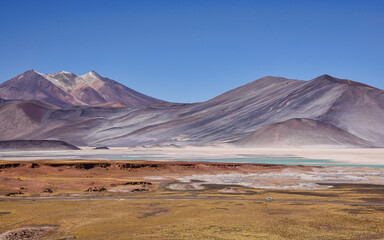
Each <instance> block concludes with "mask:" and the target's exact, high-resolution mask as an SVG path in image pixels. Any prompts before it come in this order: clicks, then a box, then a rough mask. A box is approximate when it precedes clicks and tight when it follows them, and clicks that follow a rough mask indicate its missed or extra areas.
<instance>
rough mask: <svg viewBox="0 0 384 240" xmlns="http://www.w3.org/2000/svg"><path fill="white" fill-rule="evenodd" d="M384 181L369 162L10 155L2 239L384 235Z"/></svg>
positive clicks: (1, 203)
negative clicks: (20, 158)
mask: <svg viewBox="0 0 384 240" xmlns="http://www.w3.org/2000/svg"><path fill="white" fill-rule="evenodd" d="M175 151H176V150H175ZM180 151H181V150H180ZM185 151H186V150H185ZM244 151H245V150H244ZM303 151H306V150H303ZM335 151H338V150H335ZM376 151H377V150H376ZM223 152H225V151H223ZM383 183H384V169H380V168H365V167H321V166H319V167H317V166H289V165H273V164H245V163H212V162H211V163H209V162H188V161H110V160H70V159H68V160H31V161H28V160H25V159H24V160H23V161H16V160H11V161H9V160H3V161H1V162H0V233H1V234H0V239H150V238H154V239H384V229H383V227H382V226H383V225H384V185H381V184H383Z"/></svg>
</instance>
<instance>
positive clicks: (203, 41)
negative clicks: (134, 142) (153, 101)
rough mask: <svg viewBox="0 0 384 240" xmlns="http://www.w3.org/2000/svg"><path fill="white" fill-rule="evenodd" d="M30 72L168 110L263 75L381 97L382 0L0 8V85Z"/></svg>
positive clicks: (16, 1) (81, 1)
mask: <svg viewBox="0 0 384 240" xmlns="http://www.w3.org/2000/svg"><path fill="white" fill-rule="evenodd" d="M32 68H33V69H35V70H36V71H38V72H42V73H53V72H57V71H60V70H65V71H70V72H74V73H76V74H79V75H81V74H84V73H86V72H88V71H90V70H95V71H96V72H98V73H99V74H101V75H104V76H107V77H109V78H112V79H114V80H116V81H119V82H121V83H123V84H125V85H127V86H128V87H131V88H133V89H135V90H137V91H140V92H143V93H145V94H147V95H150V96H153V97H156V98H160V99H164V100H167V101H174V102H196V101H204V100H208V99H210V98H212V97H214V96H216V95H218V94H221V93H223V92H225V91H228V90H230V89H232V88H235V87H238V86H240V85H243V84H245V83H248V82H251V81H253V80H255V79H258V78H260V77H263V76H267V75H272V76H281V77H287V78H294V79H302V80H310V79H312V78H315V77H317V76H319V75H322V74H325V73H326V74H329V75H332V76H335V77H339V78H348V79H351V80H355V81H360V82H363V83H366V84H370V85H373V86H375V87H378V88H381V89H384V78H383V76H384V1H382V0H360V1H357V0H318V1H315V0H313V1H311V0H303V1H295V0H289V1H288V0H280V1H274V0H265V1H257V0H254V1H245V0H244V1H242V0H233V1H226V0H217V1H215V0H202V1H198V0H191V1H188V0H175V1H167V0H161V1H160V0H156V1H145V0H137V1H128V0H126V1H114V0H104V1H97V0H92V1H85V0H65V1H64V0H63V1H59V0H46V1H40V0H33V1H32V0H25V1H20V0H2V1H1V5H0V82H4V81H6V80H9V79H10V78H12V77H14V76H16V75H18V74H20V73H22V72H24V71H26V70H29V69H32Z"/></svg>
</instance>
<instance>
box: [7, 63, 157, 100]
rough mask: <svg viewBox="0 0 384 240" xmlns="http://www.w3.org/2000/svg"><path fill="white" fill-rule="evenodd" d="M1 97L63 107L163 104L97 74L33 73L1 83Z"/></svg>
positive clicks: (29, 72)
mask: <svg viewBox="0 0 384 240" xmlns="http://www.w3.org/2000/svg"><path fill="white" fill-rule="evenodd" d="M0 98H3V99H7V100H40V101H44V102H47V103H50V104H54V105H56V106H60V107H70V106H93V105H98V104H111V103H116V102H120V103H122V104H124V105H125V106H141V105H148V104H153V103H160V102H163V101H161V100H158V99H155V98H152V97H149V96H146V95H144V94H141V93H139V92H136V91H134V90H132V89H130V88H128V87H125V86H124V85H122V84H120V83H118V82H115V81H113V80H111V79H109V78H105V77H102V76H100V75H99V74H97V73H96V72H94V71H91V72H89V73H87V74H85V75H82V76H77V75H76V74H74V73H70V72H65V71H61V72H57V73H53V74H42V73H38V72H36V71H34V70H29V71H27V72H25V73H22V74H20V75H18V76H16V77H14V78H12V79H11V80H9V81H6V82H4V83H2V84H0Z"/></svg>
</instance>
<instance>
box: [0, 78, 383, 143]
mask: <svg viewBox="0 0 384 240" xmlns="http://www.w3.org/2000/svg"><path fill="white" fill-rule="evenodd" d="M90 75H91V74H90ZM87 78H88V79H87ZM82 79H86V80H87V81H88V82H89V85H90V86H93V87H92V89H95V91H97V92H98V93H99V94H100V95H101V96H102V97H103V98H104V96H103V95H102V94H101V92H102V91H99V89H101V87H100V88H98V87H96V86H100V85H99V83H100V82H99V81H98V80H97V79H94V78H93V77H92V76H88V77H82ZM102 80H103V79H102ZM68 81H69V80H68ZM104 81H105V82H108V81H107V80H104ZM75 85H76V84H75ZM104 85H108V84H104ZM108 91H109V90H108ZM111 91H112V90H111ZM116 92H117V90H116ZM3 104H4V103H3ZM97 106H98V107H77V108H72V109H53V110H50V111H46V112H45V114H44V117H43V118H42V121H41V122H40V123H39V124H38V126H36V128H34V130H33V132H25V133H22V132H20V133H18V134H19V135H18V136H20V137H23V138H24V139H59V140H63V141H66V142H70V143H73V144H76V145H79V146H81V145H103V146H140V145H156V144H162V145H169V144H176V145H210V144H221V143H230V142H234V141H237V140H239V139H242V138H244V137H246V136H248V135H250V134H253V133H255V132H256V131H257V130H259V129H262V128H263V127H266V126H269V125H271V124H275V123H280V122H284V121H287V120H290V119H294V118H300V119H304V118H305V119H312V120H315V121H318V122H321V123H324V124H327V123H328V124H332V125H333V126H334V127H335V128H331V127H330V128H327V131H329V132H335V134H336V135H337V134H341V135H343V136H344V138H350V136H349V135H348V137H347V136H345V135H346V134H347V133H349V134H351V135H354V136H355V137H357V138H360V139H362V141H365V142H364V143H363V142H360V143H359V141H357V140H356V139H355V140H353V139H350V142H348V141H345V142H344V143H343V144H347V145H354V144H361V145H362V146H365V145H369V144H366V142H371V143H372V144H374V145H376V146H384V123H383V119H384V91H383V90H380V89H377V88H373V87H370V86H367V85H364V84H361V83H357V82H353V81H349V80H343V79H337V78H333V77H331V76H328V75H323V76H320V77H318V78H315V79H313V80H311V81H301V80H293V79H286V78H279V77H264V78H261V79H259V80H256V81H254V82H251V83H249V84H246V85H244V86H241V87H239V88H236V89H233V90H231V91H228V92H226V93H223V94H221V95H219V96H217V97H215V98H213V99H211V100H209V101H206V102H201V103H194V104H173V103H157V104H152V105H147V106H135V107H129V108H114V107H113V105H109V104H106V105H103V104H101V105H97ZM305 126H307V125H306V124H303V125H302V127H303V128H305ZM317 126H319V127H324V126H322V125H320V124H318V125H317ZM327 126H328V125H327ZM324 128H325V127H324ZM339 130H340V131H341V132H340V131H339ZM314 131H315V130H314ZM342 131H344V132H342ZM329 134H330V133H329ZM307 136H308V137H309V136H310V135H307ZM353 142H355V143H353Z"/></svg>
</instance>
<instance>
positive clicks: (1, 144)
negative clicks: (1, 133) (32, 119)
mask: <svg viewBox="0 0 384 240" xmlns="http://www.w3.org/2000/svg"><path fill="white" fill-rule="evenodd" d="M78 149H79V148H78V147H76V146H73V145H71V144H68V143H66V142H63V141H56V140H12V141H0V151H27V150H28V151H31V150H36V151H38V150H39V151H40V150H78Z"/></svg>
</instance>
